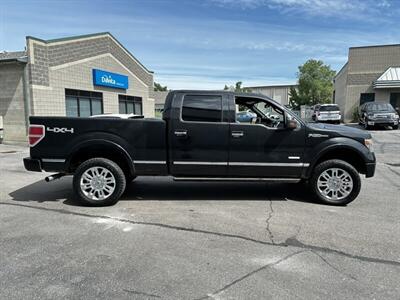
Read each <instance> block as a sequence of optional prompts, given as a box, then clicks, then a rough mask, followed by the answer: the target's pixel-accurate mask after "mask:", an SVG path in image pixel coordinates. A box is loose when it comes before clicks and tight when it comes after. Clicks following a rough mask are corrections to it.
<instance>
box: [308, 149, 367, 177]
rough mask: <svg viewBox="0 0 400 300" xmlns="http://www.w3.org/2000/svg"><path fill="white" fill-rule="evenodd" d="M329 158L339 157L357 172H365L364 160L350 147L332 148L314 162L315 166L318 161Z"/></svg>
mask: <svg viewBox="0 0 400 300" xmlns="http://www.w3.org/2000/svg"><path fill="white" fill-rule="evenodd" d="M329 159H340V160H343V161H345V162H347V163H349V164H351V165H352V166H353V167H354V168H355V169H356V170H357V171H358V172H359V173H361V174H365V173H366V168H365V162H364V160H363V158H362V157H361V156H360V155H359V154H358V153H357V152H355V151H353V150H350V149H334V150H331V151H328V152H327V153H324V154H323V155H322V156H321V157H320V158H319V159H318V160H317V161H316V163H315V165H314V166H317V165H318V164H319V163H321V162H323V161H326V160H329Z"/></svg>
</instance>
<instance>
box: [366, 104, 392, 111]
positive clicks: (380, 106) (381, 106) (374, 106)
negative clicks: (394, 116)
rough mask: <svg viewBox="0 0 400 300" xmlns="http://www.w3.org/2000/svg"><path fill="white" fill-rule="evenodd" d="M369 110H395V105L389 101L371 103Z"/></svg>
mask: <svg viewBox="0 0 400 300" xmlns="http://www.w3.org/2000/svg"><path fill="white" fill-rule="evenodd" d="M367 110H368V111H394V108H393V106H391V105H390V104H387V103H380V104H375V103H374V104H369V105H368V107H367Z"/></svg>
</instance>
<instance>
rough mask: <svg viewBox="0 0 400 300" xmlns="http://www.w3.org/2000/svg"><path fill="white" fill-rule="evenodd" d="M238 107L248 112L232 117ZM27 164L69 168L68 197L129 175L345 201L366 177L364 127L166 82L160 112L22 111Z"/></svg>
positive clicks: (105, 196)
mask: <svg viewBox="0 0 400 300" xmlns="http://www.w3.org/2000/svg"><path fill="white" fill-rule="evenodd" d="M239 109H240V110H247V111H249V112H252V113H253V116H254V117H253V118H251V120H247V121H246V123H243V122H242V123H240V122H239V121H238V120H237V118H236V114H237V113H238V111H239ZM29 144H30V146H31V148H30V157H29V158H25V159H24V165H25V168H26V169H27V170H30V171H39V172H40V171H42V170H44V171H47V172H59V173H57V174H55V175H53V176H49V177H47V180H52V179H55V178H58V177H60V176H63V175H69V174H71V175H72V174H73V175H74V178H73V189H74V192H75V194H76V197H77V199H79V200H80V201H81V202H83V203H84V204H88V205H96V206H101V205H111V204H114V203H116V202H117V201H118V199H119V198H120V196H121V195H122V193H123V192H124V190H125V187H126V184H127V183H129V182H130V181H132V180H133V179H134V178H135V177H136V176H154V175H157V176H160V175H161V176H168V175H172V176H173V177H174V179H175V180H199V181H202V180H207V181H208V180H221V181H227V180H236V181H253V180H260V181H287V182H300V181H301V182H306V183H308V184H309V185H310V187H311V190H312V191H313V193H314V194H315V195H316V196H317V198H319V200H320V201H322V202H324V203H327V204H334V205H344V204H347V203H349V202H351V201H352V200H354V199H355V198H356V197H357V195H358V194H359V192H360V188H361V180H360V176H359V173H361V174H364V175H365V176H366V177H372V176H373V175H374V172H375V164H376V162H375V155H374V153H373V152H372V149H371V147H372V141H371V135H370V134H369V133H368V132H365V131H362V130H359V129H355V128H350V127H346V126H341V125H325V124H312V123H306V122H304V121H303V120H301V119H299V118H298V117H297V116H296V115H295V114H294V113H293V112H292V111H290V110H288V109H287V108H285V107H284V106H282V105H280V104H278V103H277V102H275V101H274V100H272V99H270V98H268V97H265V96H261V95H257V94H247V93H233V92H222V91H189V90H184V91H172V92H170V93H169V94H168V96H167V99H166V103H165V109H164V112H163V118H162V120H161V119H152V118H143V117H137V116H136V117H132V118H124V119H122V118H118V117H113V116H110V117H105V118H101V117H100V118H97V117H94V118H93V117H92V118H71V117H30V127H29Z"/></svg>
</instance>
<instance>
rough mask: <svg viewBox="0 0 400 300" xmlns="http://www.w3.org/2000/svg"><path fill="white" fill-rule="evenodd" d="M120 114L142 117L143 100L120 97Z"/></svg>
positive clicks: (125, 96)
mask: <svg viewBox="0 0 400 300" xmlns="http://www.w3.org/2000/svg"><path fill="white" fill-rule="evenodd" d="M118 100H119V113H120V114H135V115H142V98H141V97H133V96H127V95H118Z"/></svg>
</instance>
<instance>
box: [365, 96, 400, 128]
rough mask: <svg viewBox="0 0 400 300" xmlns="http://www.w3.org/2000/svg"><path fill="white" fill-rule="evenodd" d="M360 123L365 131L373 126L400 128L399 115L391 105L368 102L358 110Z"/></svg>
mask: <svg viewBox="0 0 400 300" xmlns="http://www.w3.org/2000/svg"><path fill="white" fill-rule="evenodd" d="M358 123H359V124H360V125H364V128H365V129H370V128H371V127H372V126H391V127H392V128H393V129H398V128H399V114H398V113H397V112H396V111H395V109H394V108H393V106H392V105H391V104H390V103H379V102H367V103H364V104H363V105H361V106H360V107H359V109H358Z"/></svg>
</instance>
